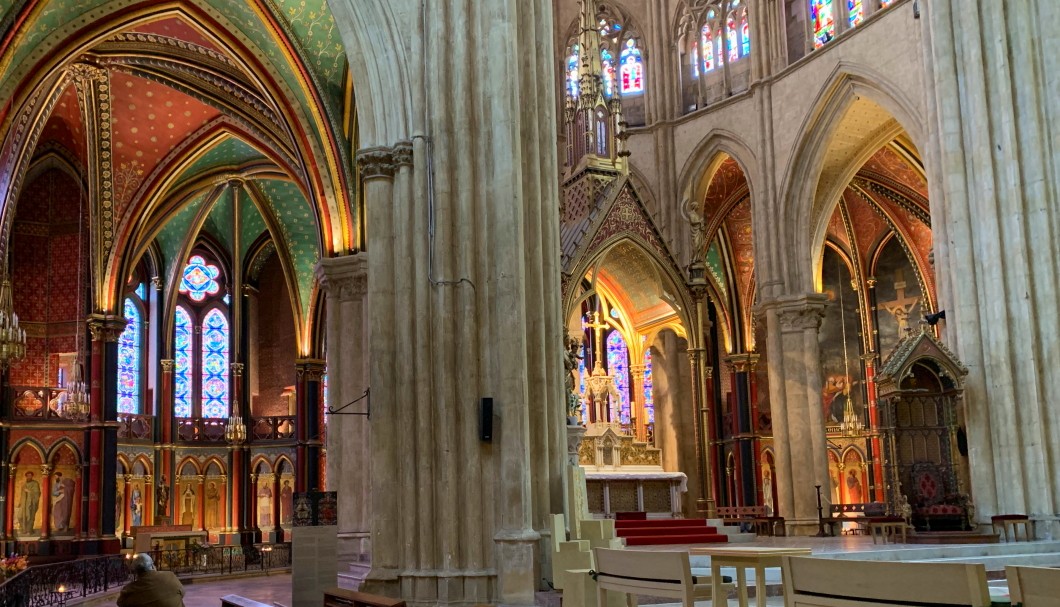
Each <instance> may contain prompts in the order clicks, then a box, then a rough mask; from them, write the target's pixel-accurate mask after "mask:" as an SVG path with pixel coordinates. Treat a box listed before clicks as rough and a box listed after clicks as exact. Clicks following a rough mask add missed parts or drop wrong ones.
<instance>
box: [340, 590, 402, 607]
mask: <svg viewBox="0 0 1060 607" xmlns="http://www.w3.org/2000/svg"><path fill="white" fill-rule="evenodd" d="M324 607H405V601H402V600H401V599H392V598H390V597H385V596H379V595H378V594H368V593H367V592H355V591H353V590H346V589H345V588H329V589H328V590H326V591H324Z"/></svg>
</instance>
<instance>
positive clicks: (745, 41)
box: [740, 11, 751, 57]
mask: <svg viewBox="0 0 1060 607" xmlns="http://www.w3.org/2000/svg"><path fill="white" fill-rule="evenodd" d="M740 44H741V45H742V46H741V50H740V52H741V53H742V54H743V56H744V57H746V56H748V55H750V54H751V28H750V27H749V26H748V25H747V11H744V13H743V18H742V19H741V20H740Z"/></svg>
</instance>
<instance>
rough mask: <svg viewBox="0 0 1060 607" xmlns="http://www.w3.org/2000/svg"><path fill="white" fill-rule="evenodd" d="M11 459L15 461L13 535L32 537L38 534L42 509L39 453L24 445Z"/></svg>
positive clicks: (21, 537)
mask: <svg viewBox="0 0 1060 607" xmlns="http://www.w3.org/2000/svg"><path fill="white" fill-rule="evenodd" d="M12 459H13V460H14V462H15V466H14V472H13V474H14V481H15V512H14V515H15V517H14V518H15V520H14V528H15V535H16V536H17V537H18V539H34V538H37V537H39V536H40V529H41V517H42V516H43V509H44V508H43V506H44V504H43V502H42V501H41V500H42V498H43V496H42V491H43V485H42V484H41V480H42V473H41V459H40V455H39V454H38V453H37V451H36V450H35V449H33V448H31V447H29V446H24V447H22V448H21V449H20V450H19V451H18V453H17V454H16V455H15V457H14V458H12Z"/></svg>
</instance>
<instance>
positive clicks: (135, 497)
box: [129, 484, 144, 525]
mask: <svg viewBox="0 0 1060 607" xmlns="http://www.w3.org/2000/svg"><path fill="white" fill-rule="evenodd" d="M129 512H130V514H131V515H132V524H133V525H142V524H143V523H144V496H143V493H142V492H141V491H140V485H139V484H136V485H133V489H132V495H131V497H130V499H129Z"/></svg>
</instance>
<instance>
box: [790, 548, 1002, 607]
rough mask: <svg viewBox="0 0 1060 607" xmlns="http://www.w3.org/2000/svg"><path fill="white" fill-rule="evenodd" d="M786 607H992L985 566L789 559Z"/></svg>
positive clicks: (795, 557) (793, 557)
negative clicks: (958, 606) (990, 606)
mask: <svg viewBox="0 0 1060 607" xmlns="http://www.w3.org/2000/svg"><path fill="white" fill-rule="evenodd" d="M783 570H784V605H785V607H854V606H855V605H857V606H868V607H874V606H875V607H882V606H884V605H904V606H906V607H921V606H925V607H926V606H931V607H939V606H940V605H964V606H966V607H988V606H989V605H990V590H989V588H987V584H986V568H985V567H983V565H981V564H977V565H966V564H958V563H895V562H887V561H848V560H843V559H822V558H813V557H797V556H786V557H784V565H783Z"/></svg>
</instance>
